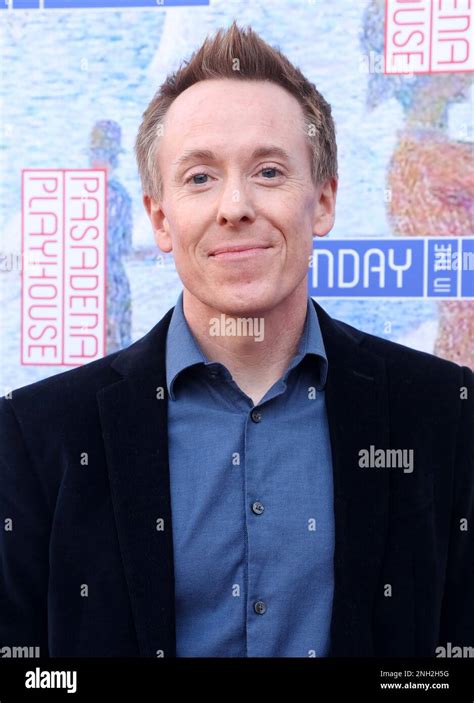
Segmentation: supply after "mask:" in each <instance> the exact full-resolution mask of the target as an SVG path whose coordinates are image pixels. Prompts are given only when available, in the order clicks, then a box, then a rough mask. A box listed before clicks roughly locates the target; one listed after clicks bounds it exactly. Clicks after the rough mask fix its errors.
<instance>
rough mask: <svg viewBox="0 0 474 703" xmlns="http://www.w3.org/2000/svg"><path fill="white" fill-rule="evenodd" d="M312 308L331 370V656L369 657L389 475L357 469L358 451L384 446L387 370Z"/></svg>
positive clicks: (358, 336)
mask: <svg viewBox="0 0 474 703" xmlns="http://www.w3.org/2000/svg"><path fill="white" fill-rule="evenodd" d="M313 302H314V301H313ZM314 304H315V307H316V310H317V313H318V319H319V323H320V326H321V332H322V335H323V340H324V345H325V348H326V353H327V356H328V364H329V368H328V378H327V385H326V405H327V414H328V424H329V432H330V441H331V448H332V457H333V476H334V512H335V530H336V545H335V563H334V576H335V592H334V602H333V614H332V623H331V649H330V656H371V655H373V653H374V650H373V647H374V644H373V630H372V628H373V622H372V621H373V606H374V602H375V599H376V597H377V596H378V595H380V594H379V590H380V589H382V587H383V585H382V584H381V583H380V576H381V566H382V558H383V550H384V544H385V539H386V534H387V528H388V515H389V473H388V471H387V469H377V468H360V467H359V464H358V462H359V452H360V450H361V449H367V450H370V446H371V445H373V446H374V447H375V448H376V449H385V448H388V447H389V416H388V402H387V385H386V375H385V363H384V361H383V359H381V358H380V357H378V356H376V355H374V354H372V353H371V352H369V351H367V350H366V349H364V348H363V347H362V346H361V342H362V340H363V339H364V338H366V335H364V333H362V332H360V331H359V330H356V329H354V328H352V327H350V326H348V325H344V324H341V323H339V322H338V321H336V320H333V319H331V318H330V317H329V315H328V314H327V313H326V312H324V310H323V309H322V308H321V307H320V306H319V305H318V304H317V303H314Z"/></svg>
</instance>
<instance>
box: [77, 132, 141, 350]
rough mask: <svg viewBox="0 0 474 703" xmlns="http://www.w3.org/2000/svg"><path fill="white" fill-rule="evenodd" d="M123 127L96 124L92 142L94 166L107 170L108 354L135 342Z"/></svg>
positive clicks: (91, 164)
mask: <svg viewBox="0 0 474 703" xmlns="http://www.w3.org/2000/svg"><path fill="white" fill-rule="evenodd" d="M121 137H122V130H121V128H120V125H119V124H117V122H114V121H113V120H99V121H98V122H96V123H95V125H94V127H93V129H92V131H91V135H90V144H89V152H88V153H89V160H90V166H92V168H106V169H107V278H106V281H107V283H106V291H107V354H110V353H111V352H114V351H117V350H119V349H122V348H123V347H126V346H128V345H129V344H130V343H131V330H132V298H131V292H130V283H129V280H128V277H127V272H126V270H125V266H124V257H126V256H127V255H129V254H131V252H132V229H133V225H132V202H131V198H130V196H129V194H128V193H127V191H126V189H125V188H124V186H123V185H122V184H121V183H120V182H119V180H118V179H117V177H116V175H115V169H116V167H117V166H118V157H119V154H120V153H123V152H124V149H122V147H121Z"/></svg>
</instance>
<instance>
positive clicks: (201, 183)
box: [186, 173, 207, 186]
mask: <svg viewBox="0 0 474 703" xmlns="http://www.w3.org/2000/svg"><path fill="white" fill-rule="evenodd" d="M203 176H204V178H207V173H193V175H192V176H189V178H188V179H186V183H189V181H191V180H192V179H193V178H202V177H203ZM193 183H194V185H196V186H199V185H203V184H204V183H206V181H201V182H200V183H196V181H193Z"/></svg>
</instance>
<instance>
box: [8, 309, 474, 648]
mask: <svg viewBox="0 0 474 703" xmlns="http://www.w3.org/2000/svg"><path fill="white" fill-rule="evenodd" d="M314 304H315V306H316V310H317V314H318V318H319V322H320V325H321V331H322V334H323V339H324V344H325V347H326V352H327V355H328V361H329V374H328V380H327V386H326V399H327V412H328V420H329V429H330V438H331V448H332V454H333V466H334V468H333V470H334V511H335V527H336V545H335V593H334V604H333V612H332V621H331V649H330V656H356V657H357V656H359V657H360V656H375V655H380V656H417V655H420V656H435V649H436V647H437V646H447V645H448V643H451V646H453V647H454V646H473V645H474V511H473V504H474V489H473V486H474V459H473V454H474V451H473V444H474V382H473V373H472V371H471V370H469V369H468V368H467V367H461V366H459V365H457V364H454V363H452V362H449V361H445V360H441V359H439V358H437V357H435V356H433V355H430V354H425V353H422V352H418V351H414V350H412V349H409V348H407V347H404V346H401V345H399V344H395V343H393V342H389V341H386V340H384V339H381V338H378V337H375V336H372V335H369V334H366V333H364V332H361V331H359V330H357V329H355V328H354V327H351V326H350V325H347V324H345V323H343V322H339V321H336V320H334V319H332V318H331V317H330V316H329V315H328V314H327V313H326V312H325V311H324V310H323V309H322V308H321V307H320V306H319V305H318V304H317V303H314ZM171 314H172V310H169V311H168V312H167V313H166V315H165V316H164V317H163V318H162V319H161V320H160V322H158V324H156V325H155V326H154V327H153V329H151V330H150V332H148V334H146V335H145V336H144V337H142V338H141V339H139V340H138V341H137V342H135V343H134V344H132V345H131V346H130V347H128V348H126V349H125V350H123V351H120V352H115V353H113V354H110V355H108V356H106V357H104V358H103V359H100V360H98V361H94V362H92V363H89V364H86V365H84V366H82V367H79V368H77V369H73V370H69V371H66V372H64V373H60V374H58V375H56V376H52V377H50V378H48V379H45V380H42V381H39V382H36V383H33V384H30V385H28V386H24V387H22V388H20V389H17V390H14V391H13V394H12V397H11V398H9V397H5V398H2V399H1V400H0V411H1V412H0V418H1V422H0V429H1V441H0V453H1V456H0V459H1V460H0V516H1V526H2V529H1V530H0V646H1V647H3V646H10V647H15V646H16V647H19V646H39V647H40V652H41V655H42V656H65V657H69V656H71V657H73V656H90V657H107V656H141V657H157V656H165V657H174V656H176V650H175V614H174V573H173V540H172V527H171V519H172V515H171V501H170V486H169V467H168V447H167V402H166V381H165V342H166V332H167V329H168V325H169V322H170V318H171ZM160 388H161V389H163V392H164V398H161V397H160V396H161V394H160V390H159V389H160ZM288 421H289V422H291V418H290V417H289V418H288ZM371 446H372V447H373V448H374V449H375V450H376V449H406V450H410V449H412V450H413V451H414V470H413V471H412V472H411V473H408V472H405V471H404V470H403V469H401V468H393V467H392V468H361V467H360V465H359V457H360V451H361V450H363V449H367V450H369V449H370V447H371ZM160 519H162V520H164V529H163V530H159V529H157V521H158V520H160ZM466 521H467V522H466ZM223 655H225V653H223Z"/></svg>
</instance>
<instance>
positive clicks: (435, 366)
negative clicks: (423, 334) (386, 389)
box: [334, 320, 474, 384]
mask: <svg viewBox="0 0 474 703" xmlns="http://www.w3.org/2000/svg"><path fill="white" fill-rule="evenodd" d="M334 322H335V323H336V324H337V326H338V327H339V329H340V330H341V331H342V332H344V333H345V334H346V335H348V336H349V337H351V338H352V339H353V340H354V341H356V342H357V343H358V344H359V345H360V346H361V347H362V348H364V349H366V350H367V351H370V352H372V353H373V354H375V355H377V356H379V357H381V358H382V359H383V360H384V361H385V363H386V365H387V368H388V370H389V372H390V373H391V374H395V375H398V376H400V377H403V378H404V379H419V380H421V381H422V382H424V383H435V382H436V383H437V384H439V383H440V382H443V383H444V382H450V381H451V382H453V383H457V382H459V381H460V380H462V379H464V380H465V381H466V380H467V382H468V383H474V373H473V371H472V369H470V368H469V367H467V366H463V365H460V364H458V363H456V362H454V361H450V360H449V359H442V358H441V357H439V356H436V355H435V354H429V353H428V352H423V351H419V350H417V349H413V348H411V347H407V346H406V345H404V344H400V343H398V342H393V341H391V340H389V339H385V338H383V337H378V336H377V335H374V334H370V333H368V332H364V331H362V330H360V329H357V328H356V327H353V326H352V325H349V324H348V323H346V322H342V321H341V320H334Z"/></svg>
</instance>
